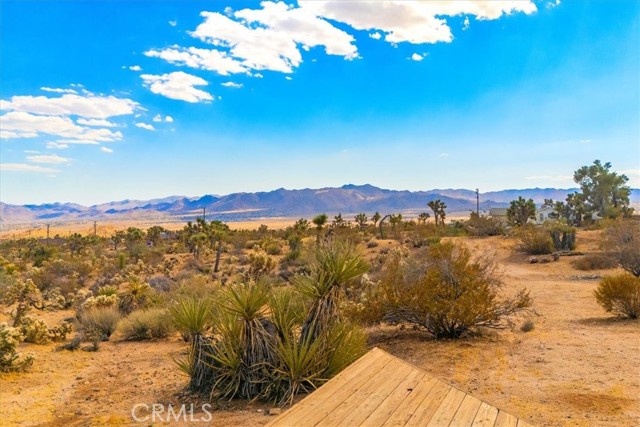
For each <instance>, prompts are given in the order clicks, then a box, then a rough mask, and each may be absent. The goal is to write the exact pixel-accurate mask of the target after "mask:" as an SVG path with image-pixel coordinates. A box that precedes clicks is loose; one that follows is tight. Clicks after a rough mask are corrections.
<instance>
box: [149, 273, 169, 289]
mask: <svg viewBox="0 0 640 427" xmlns="http://www.w3.org/2000/svg"><path fill="white" fill-rule="evenodd" d="M148 283H149V286H151V287H152V288H153V289H155V290H156V291H158V292H169V291H170V290H171V280H170V279H169V278H168V277H167V276H164V275H162V274H158V275H155V276H153V277H150V278H149V280H148Z"/></svg>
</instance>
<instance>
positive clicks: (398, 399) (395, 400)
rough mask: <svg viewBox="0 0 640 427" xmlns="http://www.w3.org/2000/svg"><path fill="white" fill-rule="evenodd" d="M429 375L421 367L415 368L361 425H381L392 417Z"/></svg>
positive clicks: (375, 426)
mask: <svg viewBox="0 0 640 427" xmlns="http://www.w3.org/2000/svg"><path fill="white" fill-rule="evenodd" d="M426 376H427V373H426V372H423V371H422V370H420V369H413V370H412V371H411V373H410V374H409V375H408V376H407V377H406V378H405V379H404V380H402V382H401V383H400V384H398V387H396V389H395V390H394V391H393V392H392V393H391V394H390V395H389V396H388V397H387V398H386V399H385V401H384V402H382V403H381V404H380V405H379V406H378V407H377V408H376V409H375V410H374V411H373V412H371V414H369V416H368V417H367V418H366V419H365V420H364V421H362V423H361V424H360V425H362V426H366V427H380V426H382V425H384V424H385V422H386V421H387V420H388V419H389V417H391V414H393V412H394V411H395V410H396V409H397V408H398V406H399V405H400V404H401V403H402V401H404V400H405V399H406V398H407V397H408V396H409V395H410V394H411V393H414V390H416V388H417V387H419V385H420V384H421V382H422V380H423V379H424V378H425V377H426Z"/></svg>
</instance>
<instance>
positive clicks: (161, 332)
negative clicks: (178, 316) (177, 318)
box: [118, 308, 173, 341]
mask: <svg viewBox="0 0 640 427" xmlns="http://www.w3.org/2000/svg"><path fill="white" fill-rule="evenodd" d="M118 331H119V332H120V333H121V334H122V337H123V338H124V339H125V340H127V341H142V340H148V339H157V338H166V337H167V336H169V334H170V333H171V332H172V331H173V322H172V318H171V315H170V314H169V312H168V311H167V310H164V309H159V308H152V309H149V310H137V311H134V312H133V313H131V314H130V315H129V316H127V317H126V318H125V319H122V320H121V321H120V323H119V324H118Z"/></svg>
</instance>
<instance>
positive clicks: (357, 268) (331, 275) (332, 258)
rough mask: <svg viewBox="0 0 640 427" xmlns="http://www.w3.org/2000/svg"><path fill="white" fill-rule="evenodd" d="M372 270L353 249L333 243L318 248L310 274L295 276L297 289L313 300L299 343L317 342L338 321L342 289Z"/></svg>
mask: <svg viewBox="0 0 640 427" xmlns="http://www.w3.org/2000/svg"><path fill="white" fill-rule="evenodd" d="M368 269H369V265H368V264H367V262H366V261H365V260H364V259H363V258H362V257H361V256H360V254H359V253H358V252H357V251H356V249H355V247H354V246H353V245H350V244H348V243H345V242H340V241H338V242H334V243H333V244H332V245H328V246H324V247H320V248H318V250H317V252H316V256H315V260H314V261H313V263H312V265H311V274H309V275H305V276H296V277H295V278H294V280H293V283H294V285H295V286H296V287H297V288H298V290H299V291H300V292H301V293H302V294H303V295H306V296H308V297H310V298H312V299H313V303H312V305H311V308H310V310H309V314H308V315H307V317H306V319H305V321H304V324H303V325H302V332H301V334H300V342H304V341H305V340H307V338H309V337H311V339H312V340H313V339H316V338H317V337H319V336H320V335H322V334H323V333H324V332H326V331H327V330H328V329H329V327H330V326H331V324H332V322H334V321H336V320H338V319H339V318H340V316H339V314H340V313H339V307H338V304H339V299H340V296H341V295H342V293H343V291H344V290H343V287H344V286H345V285H346V284H347V283H348V282H349V281H351V280H353V279H355V278H356V277H358V276H360V275H362V274H364V273H365V272H366V271H367V270H368Z"/></svg>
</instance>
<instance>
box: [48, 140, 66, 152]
mask: <svg viewBox="0 0 640 427" xmlns="http://www.w3.org/2000/svg"><path fill="white" fill-rule="evenodd" d="M47 148H51V149H54V150H66V149H67V148H69V144H65V143H62V142H47Z"/></svg>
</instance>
